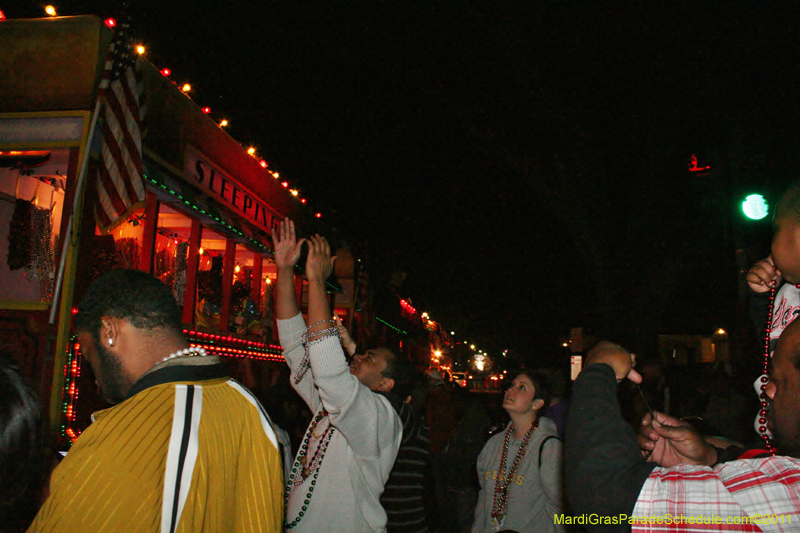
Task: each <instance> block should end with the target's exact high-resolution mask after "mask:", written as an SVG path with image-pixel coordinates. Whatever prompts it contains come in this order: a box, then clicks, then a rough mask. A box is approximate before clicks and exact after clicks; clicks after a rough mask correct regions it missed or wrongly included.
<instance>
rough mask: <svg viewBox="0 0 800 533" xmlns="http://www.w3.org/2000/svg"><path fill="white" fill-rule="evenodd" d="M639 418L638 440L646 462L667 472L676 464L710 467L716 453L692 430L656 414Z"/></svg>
mask: <svg viewBox="0 0 800 533" xmlns="http://www.w3.org/2000/svg"><path fill="white" fill-rule="evenodd" d="M653 414H654V415H655V418H653V417H652V416H650V413H647V414H646V415H644V417H643V418H642V425H641V426H640V427H639V435H638V436H637V440H638V442H639V447H640V448H641V449H642V451H643V452H644V453H645V455H646V456H647V458H648V459H647V460H648V461H653V462H655V463H658V464H659V465H660V466H663V467H666V468H669V467H673V466H675V465H679V464H690V465H706V466H711V465H713V464H714V463H715V462H716V460H717V451H716V450H715V449H714V447H713V446H711V444H709V443H708V442H707V441H706V440H705V439H704V438H703V436H702V435H700V434H699V433H698V432H697V430H696V429H694V427H693V426H692V425H691V424H689V423H687V422H683V421H682V420H679V419H677V418H674V417H671V416H668V415H665V414H664V413H659V412H658V411H655V412H654V413H653Z"/></svg>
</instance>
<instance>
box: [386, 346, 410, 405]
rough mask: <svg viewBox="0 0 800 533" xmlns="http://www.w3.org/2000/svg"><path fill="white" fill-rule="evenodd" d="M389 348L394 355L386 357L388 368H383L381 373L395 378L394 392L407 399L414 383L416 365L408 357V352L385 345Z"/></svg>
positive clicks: (401, 398) (402, 398)
mask: <svg viewBox="0 0 800 533" xmlns="http://www.w3.org/2000/svg"><path fill="white" fill-rule="evenodd" d="M383 349H384V350H388V351H389V352H390V353H391V354H392V357H387V358H386V368H384V369H383V371H382V372H381V375H382V376H383V377H385V378H390V379H393V380H394V387H392V392H393V393H394V394H396V395H397V396H398V397H399V398H400V400H401V401H402V400H405V399H406V398H407V397H408V395H409V394H410V393H411V389H412V387H413V385H414V367H413V366H412V365H411V363H410V362H409V360H408V357H406V354H404V353H403V352H399V351H396V350H392V349H391V348H387V347H385V346H384V347H383Z"/></svg>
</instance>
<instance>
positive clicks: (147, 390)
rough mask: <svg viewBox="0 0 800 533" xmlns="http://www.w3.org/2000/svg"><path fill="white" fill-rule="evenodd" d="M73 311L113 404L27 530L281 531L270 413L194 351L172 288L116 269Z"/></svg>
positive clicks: (212, 359)
mask: <svg viewBox="0 0 800 533" xmlns="http://www.w3.org/2000/svg"><path fill="white" fill-rule="evenodd" d="M78 311H79V313H78V316H77V317H76V329H77V331H78V340H79V341H80V343H81V346H82V351H83V354H84V356H85V357H86V359H87V360H88V361H89V363H90V365H91V367H92V369H93V371H94V374H95V377H96V379H97V382H98V385H99V386H100V390H101V392H102V393H103V395H104V396H105V397H106V399H108V401H109V402H110V403H112V404H116V405H114V407H111V408H110V409H106V410H104V411H100V412H98V413H95V415H94V417H93V418H94V422H93V423H92V424H91V425H90V426H89V427H88V428H87V429H86V431H84V432H83V434H82V435H81V436H80V437H79V438H78V440H77V441H76V442H75V445H74V446H73V447H72V449H71V450H70V452H69V454H67V457H66V458H65V459H64V460H63V461H62V463H61V464H60V465H59V466H58V467H57V468H56V470H55V471H54V472H53V476H52V479H51V483H50V497H49V498H48V499H47V501H46V502H45V503H44V505H43V506H42V508H41V509H40V510H39V513H38V515H37V516H36V519H35V520H34V522H33V524H32V525H31V527H30V529H29V531H35V532H40V531H41V532H49V531H60V532H61V531H65V532H71V531H75V532H79V531H80V532H86V531H92V532H102V531H108V532H112V531H113V532H118V531H126V532H138V531H142V532H145V531H146V532H157V531H160V532H164V533H173V532H189V531H193V532H194V531H237V532H251V531H252V532H256V531H269V532H278V531H280V529H281V521H282V514H283V509H282V496H283V492H282V489H283V479H282V478H283V476H282V469H281V458H280V453H279V449H278V444H277V439H276V437H275V433H274V431H273V429H272V425H271V422H270V420H269V417H268V416H267V414H266V413H265V412H264V410H263V408H262V407H261V406H260V404H259V403H258V401H257V400H256V399H255V397H254V396H253V395H252V394H251V393H250V391H248V390H247V389H245V388H244V387H243V386H242V385H240V384H239V383H237V382H235V381H234V380H232V379H230V378H229V377H228V376H227V371H226V368H225V364H224V363H223V362H222V361H221V360H220V359H219V358H218V357H216V356H208V355H206V353H205V352H204V351H203V350H202V349H201V348H190V347H189V345H188V343H187V341H186V339H185V338H184V336H183V333H182V325H181V322H180V318H179V317H180V315H179V313H178V308H177V306H176V304H175V301H174V299H173V297H172V294H171V292H170V290H169V289H168V288H167V287H166V286H165V285H163V284H162V283H161V282H160V281H158V280H157V279H155V278H153V277H152V276H150V275H148V274H146V273H144V272H140V271H136V270H114V271H112V272H109V273H107V274H105V275H104V276H102V277H101V278H99V279H97V280H96V281H95V282H94V283H93V284H92V286H91V287H90V288H89V291H88V292H87V294H86V296H85V297H84V299H83V301H82V302H81V304H80V306H79V308H78Z"/></svg>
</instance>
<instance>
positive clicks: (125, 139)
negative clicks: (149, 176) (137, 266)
mask: <svg viewBox="0 0 800 533" xmlns="http://www.w3.org/2000/svg"><path fill="white" fill-rule="evenodd" d="M129 26H130V23H129V21H127V20H126V21H125V22H124V23H123V24H121V25H120V26H119V27H118V29H117V31H116V32H115V35H114V41H113V42H112V43H111V46H110V47H109V55H108V58H107V60H106V64H105V67H104V70H103V78H102V80H101V82H100V95H101V98H103V99H104V103H105V106H104V109H103V115H102V116H103V118H104V120H105V124H104V126H103V136H102V146H101V150H100V152H101V158H100V164H99V168H98V179H97V195H98V199H99V202H98V205H97V206H96V208H95V216H96V218H97V223H98V226H100V229H101V231H103V233H108V232H109V231H110V230H112V229H113V228H114V227H116V226H117V225H119V224H120V223H121V222H123V221H124V220H125V219H126V218H127V217H128V215H130V213H132V212H133V211H134V210H136V209H138V208H140V207H141V206H142V205H144V202H145V198H146V193H145V188H144V179H143V166H142V112H143V109H142V107H141V106H140V104H141V103H142V100H143V91H142V87H141V83H140V81H141V78H140V73H139V72H138V70H137V69H136V68H135V67H136V62H135V60H134V54H133V52H132V45H131V42H130V31H129V30H130V27H129Z"/></svg>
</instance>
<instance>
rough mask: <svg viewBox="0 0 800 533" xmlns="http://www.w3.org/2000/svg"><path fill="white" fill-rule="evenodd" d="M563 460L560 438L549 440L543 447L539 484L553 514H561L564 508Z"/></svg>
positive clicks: (548, 508)
mask: <svg viewBox="0 0 800 533" xmlns="http://www.w3.org/2000/svg"><path fill="white" fill-rule="evenodd" d="M562 459H563V458H562V450H561V441H560V440H559V439H558V438H551V439H548V440H547V442H545V443H544V446H543V447H542V455H541V461H540V463H539V464H541V467H540V468H539V483H541V485H542V489H543V490H544V495H545V497H546V498H547V504H546V507H547V510H548V512H550V513H553V514H555V513H560V512H561V507H562V497H563V484H562V469H561V466H562Z"/></svg>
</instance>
